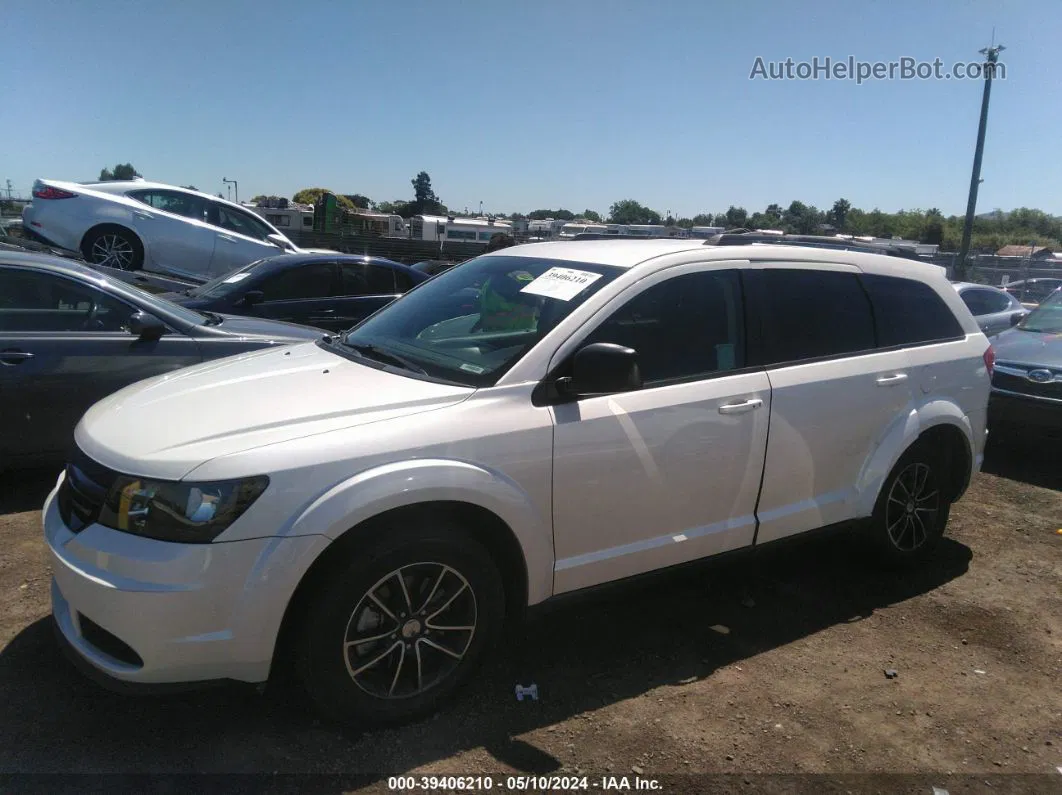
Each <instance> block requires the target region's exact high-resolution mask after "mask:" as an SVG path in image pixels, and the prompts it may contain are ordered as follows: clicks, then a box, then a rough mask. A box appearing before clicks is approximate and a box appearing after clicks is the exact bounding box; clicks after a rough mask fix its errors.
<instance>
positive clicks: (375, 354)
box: [343, 341, 428, 375]
mask: <svg viewBox="0 0 1062 795" xmlns="http://www.w3.org/2000/svg"><path fill="white" fill-rule="evenodd" d="M343 345H344V346H345V347H347V348H350V349H351V350H353V351H357V352H358V353H360V354H361V355H362V356H364V357H365V358H366V359H373V360H374V361H377V362H381V363H383V364H391V365H398V366H399V367H401V368H403V369H405V370H410V371H411V372H414V373H418V374H420V375H427V374H428V372H427V370H425V369H424V368H423V367H421V366H420V365H419V364H414V363H413V362H411V361H410V360H409V359H407V358H405V357H404V356H399V355H397V354H394V353H391V351H385V350H383V349H382V348H380V347H378V346H376V345H372V344H370V343H367V342H349V341H345V342H344V343H343Z"/></svg>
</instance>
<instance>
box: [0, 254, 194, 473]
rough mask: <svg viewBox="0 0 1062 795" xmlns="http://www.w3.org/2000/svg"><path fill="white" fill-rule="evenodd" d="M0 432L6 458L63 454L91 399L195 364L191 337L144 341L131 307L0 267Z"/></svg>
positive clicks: (45, 276) (55, 279) (70, 284)
mask: <svg viewBox="0 0 1062 795" xmlns="http://www.w3.org/2000/svg"><path fill="white" fill-rule="evenodd" d="M0 295H3V296H4V297H5V299H6V300H5V301H3V302H0V416H2V417H3V418H4V421H5V423H6V424H7V427H6V428H5V433H4V434H3V435H2V436H0V456H2V457H3V458H4V459H5V461H11V462H13V463H17V462H30V461H33V460H48V459H51V458H54V457H56V456H61V455H64V454H65V453H66V452H67V451H68V450H69V447H70V444H71V443H72V440H73V431H74V427H75V426H76V425H77V423H78V422H79V421H80V419H81V416H82V415H83V414H84V413H85V411H86V410H88V408H89V407H90V406H92V404H94V403H96V402H97V401H98V400H101V399H102V398H104V397H106V396H107V395H110V394H111V393H113V392H116V391H117V390H118V389H121V388H122V387H124V386H127V385H129V384H131V383H133V382H135V381H140V380H142V379H144V378H149V377H151V376H154V375H160V374H162V373H166V372H169V371H171V370H175V369H177V368H179V367H185V366H188V365H191V364H195V363H197V362H199V361H200V360H201V359H202V356H201V354H200V352H199V346H198V345H197V344H196V341H195V340H193V339H191V338H190V337H186V336H185V335H183V334H181V333H179V332H176V331H171V332H169V333H167V334H166V335H164V336H163V337H162V338H161V339H159V340H156V341H143V340H139V339H137V338H136V337H134V336H132V335H131V334H130V333H129V331H128V330H127V325H128V322H129V317H130V316H131V315H132V314H133V313H134V312H135V311H136V307H134V306H132V305H130V304H127V303H125V302H124V301H121V300H119V299H117V298H115V297H113V296H111V295H109V294H107V293H105V292H103V291H102V290H98V289H96V288H94V287H92V286H90V285H87V284H84V283H81V282H78V281H75V280H73V279H68V278H66V277H63V276H59V275H56V274H52V273H44V272H41V271H34V270H28V269H25V270H23V269H18V270H16V269H8V268H0Z"/></svg>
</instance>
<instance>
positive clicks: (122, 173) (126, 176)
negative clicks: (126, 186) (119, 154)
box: [99, 163, 142, 182]
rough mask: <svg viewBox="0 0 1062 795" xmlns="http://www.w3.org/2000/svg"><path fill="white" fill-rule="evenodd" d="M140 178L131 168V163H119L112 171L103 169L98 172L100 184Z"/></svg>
mask: <svg viewBox="0 0 1062 795" xmlns="http://www.w3.org/2000/svg"><path fill="white" fill-rule="evenodd" d="M139 176H142V175H141V173H140V172H139V171H137V170H136V169H135V168H133V164H132V163H119V164H118V165H116V166H115V167H114V168H113V169H110V168H104V169H102V170H101V171H100V179H99V181H100V182H124V181H128V180H131V179H133V178H134V177H139Z"/></svg>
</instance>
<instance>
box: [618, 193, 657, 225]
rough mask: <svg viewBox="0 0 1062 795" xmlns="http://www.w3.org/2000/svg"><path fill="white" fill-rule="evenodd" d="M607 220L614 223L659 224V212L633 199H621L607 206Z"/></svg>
mask: <svg viewBox="0 0 1062 795" xmlns="http://www.w3.org/2000/svg"><path fill="white" fill-rule="evenodd" d="M608 220H609V221H610V222H612V223H614V224H659V223H660V213H658V212H657V211H656V210H650V209H649V208H648V207H644V206H642V205H641V204H640V203H638V202H636V201H635V200H634V199H622V200H620V201H618V202H616V203H615V204H613V205H612V207H610V208H609V211H608Z"/></svg>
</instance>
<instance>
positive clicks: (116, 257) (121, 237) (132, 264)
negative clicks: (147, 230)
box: [81, 226, 144, 271]
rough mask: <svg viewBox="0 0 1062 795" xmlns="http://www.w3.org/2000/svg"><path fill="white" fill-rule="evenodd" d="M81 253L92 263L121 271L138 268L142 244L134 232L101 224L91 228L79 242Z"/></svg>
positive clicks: (139, 266) (140, 265)
mask: <svg viewBox="0 0 1062 795" xmlns="http://www.w3.org/2000/svg"><path fill="white" fill-rule="evenodd" d="M81 253H82V254H83V255H84V256H85V260H86V261H87V262H89V263H90V264H92V265H103V266H104V267H107V268H115V269H117V270H123V271H136V270H140V268H141V267H143V265H144V246H143V244H142V243H141V242H140V238H138V237H137V236H136V235H135V234H133V233H132V232H130V231H129V230H128V229H125V228H124V227H121V226H101V227H98V228H97V229H93V230H91V231H90V232H89V233H88V234H87V235H85V239H84V240H83V241H82V243H81Z"/></svg>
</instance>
